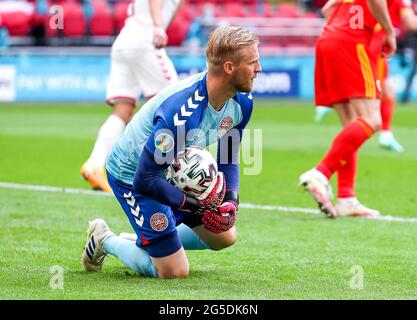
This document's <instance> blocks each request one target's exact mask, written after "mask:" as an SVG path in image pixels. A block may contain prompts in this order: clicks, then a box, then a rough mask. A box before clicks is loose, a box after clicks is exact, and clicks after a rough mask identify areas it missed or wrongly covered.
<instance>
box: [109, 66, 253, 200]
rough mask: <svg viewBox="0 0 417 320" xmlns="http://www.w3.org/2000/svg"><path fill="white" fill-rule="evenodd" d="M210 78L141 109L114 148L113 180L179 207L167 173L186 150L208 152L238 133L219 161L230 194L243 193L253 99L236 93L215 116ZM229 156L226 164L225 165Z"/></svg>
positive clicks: (193, 80) (194, 80)
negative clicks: (242, 160)
mask: <svg viewBox="0 0 417 320" xmlns="http://www.w3.org/2000/svg"><path fill="white" fill-rule="evenodd" d="M206 75H207V72H202V73H199V74H196V75H194V76H191V77H188V78H186V79H184V80H182V81H180V82H178V83H175V84H173V85H171V86H169V87H167V88H165V89H164V90H162V91H161V92H160V93H158V94H157V95H156V96H154V97H153V98H152V99H150V100H149V101H148V102H146V103H145V104H144V105H143V106H142V108H141V109H140V110H139V112H137V113H136V114H135V116H134V117H133V118H132V120H131V121H130V123H129V124H128V125H127V127H126V129H125V131H124V132H123V134H122V135H121V136H120V138H119V139H118V141H117V142H116V143H115V145H114V146H113V148H112V151H111V153H110V155H109V157H108V159H107V164H106V169H107V171H108V173H109V174H111V175H112V176H113V177H114V178H115V179H116V180H118V181H119V182H122V183H124V184H126V185H133V187H134V189H139V190H136V191H137V192H143V193H144V194H146V195H148V196H151V197H153V198H156V199H158V200H160V201H161V202H162V203H164V204H167V205H171V206H176V207H179V206H180V205H181V201H182V200H183V194H182V192H181V191H179V190H178V189H176V188H175V187H173V186H172V185H170V184H169V183H168V182H167V181H166V179H164V174H163V172H164V170H165V169H166V167H167V166H168V165H169V164H170V162H171V161H172V160H173V158H174V157H175V156H176V154H177V153H178V152H179V151H181V150H183V149H184V147H186V146H189V145H198V146H201V147H207V146H208V145H210V144H213V143H216V142H218V141H219V140H221V139H222V138H223V139H226V138H227V137H228V135H229V133H230V132H234V133H237V134H238V135H239V137H238V139H236V138H235V139H230V137H229V138H228V141H225V143H219V146H218V151H217V161H218V163H219V170H220V171H223V172H224V173H225V178H226V185H227V189H228V190H229V189H233V190H236V191H238V190H237V189H238V188H239V185H238V184H239V181H238V180H239V178H238V175H239V169H238V165H237V154H238V150H239V146H240V141H241V138H242V130H243V129H244V128H245V126H246V125H247V123H248V121H249V119H250V116H251V114H252V109H253V100H252V95H251V93H237V94H236V95H235V96H234V97H233V98H231V99H229V100H227V102H226V103H225V104H224V106H223V107H222V109H221V110H220V111H216V110H215V109H214V108H213V107H212V106H211V105H210V103H209V101H208V94H207V87H206ZM232 128H234V129H235V130H231V129H232ZM230 140H231V142H230ZM221 146H222V147H221ZM226 154H227V156H226V157H224V159H226V160H225V161H220V160H221V159H222V157H223V156H225V155H226ZM136 181H137V183H135V182H136ZM136 185H137V186H136ZM178 192H180V193H178ZM161 193H168V194H163V195H162V194H161Z"/></svg>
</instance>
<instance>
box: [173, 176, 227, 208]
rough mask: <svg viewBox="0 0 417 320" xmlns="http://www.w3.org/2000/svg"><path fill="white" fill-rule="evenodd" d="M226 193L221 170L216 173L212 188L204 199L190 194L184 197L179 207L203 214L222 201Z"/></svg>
mask: <svg viewBox="0 0 417 320" xmlns="http://www.w3.org/2000/svg"><path fill="white" fill-rule="evenodd" d="M225 193H226V181H225V179H224V175H223V172H219V173H218V174H217V181H216V184H215V185H214V188H213V190H211V192H210V193H209V194H208V195H207V197H205V198H204V199H196V198H193V197H190V196H186V197H185V201H184V203H183V205H182V206H181V208H180V209H182V210H188V211H191V212H192V213H195V214H205V213H207V212H210V211H214V210H216V209H217V207H218V206H219V205H220V204H221V203H222V202H223V199H224V195H225Z"/></svg>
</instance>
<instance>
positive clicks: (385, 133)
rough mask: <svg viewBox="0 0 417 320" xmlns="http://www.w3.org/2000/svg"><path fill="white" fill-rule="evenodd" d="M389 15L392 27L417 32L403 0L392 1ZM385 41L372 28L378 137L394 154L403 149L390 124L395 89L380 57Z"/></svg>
mask: <svg viewBox="0 0 417 320" xmlns="http://www.w3.org/2000/svg"><path fill="white" fill-rule="evenodd" d="M389 14H390V17H391V21H392V24H393V25H394V27H399V26H400V25H401V26H402V27H403V29H404V31H406V32H409V31H417V16H416V15H415V13H414V11H413V9H412V7H411V4H410V3H406V1H405V0H394V2H393V4H392V5H391V6H390V8H389ZM384 39H385V32H384V30H383V29H382V27H381V25H380V24H377V25H376V26H375V28H374V34H373V37H372V40H371V43H370V45H369V49H370V53H371V55H372V56H373V57H374V59H375V61H376V65H377V75H378V80H379V81H380V83H381V89H382V92H381V118H382V128H381V129H382V130H381V134H380V136H379V144H380V146H381V147H383V148H386V149H388V150H393V151H396V152H403V151H404V148H403V147H402V146H401V145H400V144H399V143H398V142H397V140H396V139H395V137H394V135H393V133H392V130H391V122H392V117H393V114H394V109H395V87H394V85H393V84H392V82H391V81H390V80H389V78H388V74H389V68H388V62H387V59H386V58H385V57H383V56H382V51H381V50H382V43H383V41H384Z"/></svg>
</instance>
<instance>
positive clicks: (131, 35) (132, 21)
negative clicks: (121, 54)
mask: <svg viewBox="0 0 417 320" xmlns="http://www.w3.org/2000/svg"><path fill="white" fill-rule="evenodd" d="M180 3H181V0H165V1H164V3H163V7H162V18H163V27H164V29H165V30H166V29H167V28H168V26H169V24H170V23H171V20H172V19H173V17H174V15H175V13H176V11H177V10H178V7H179V5H180ZM152 37H153V20H152V16H151V13H150V8H149V1H148V0H133V1H132V2H131V3H130V4H129V7H128V18H127V19H126V21H125V25H124V27H123V29H122V30H121V32H120V34H119V35H118V36H117V38H116V40H115V42H114V44H113V47H114V48H117V49H121V48H143V49H152V48H154V45H153V43H152V40H153V39H152Z"/></svg>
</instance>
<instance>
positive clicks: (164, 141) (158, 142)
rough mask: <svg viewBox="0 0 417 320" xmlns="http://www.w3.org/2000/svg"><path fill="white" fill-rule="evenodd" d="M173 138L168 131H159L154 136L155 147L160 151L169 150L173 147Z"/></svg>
mask: <svg viewBox="0 0 417 320" xmlns="http://www.w3.org/2000/svg"><path fill="white" fill-rule="evenodd" d="M174 144H175V143H174V138H173V137H172V136H171V135H169V134H168V133H161V134H159V135H157V136H156V138H155V148H157V149H158V150H160V151H161V152H162V153H167V152H170V151H171V150H172V149H173V148H174Z"/></svg>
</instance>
